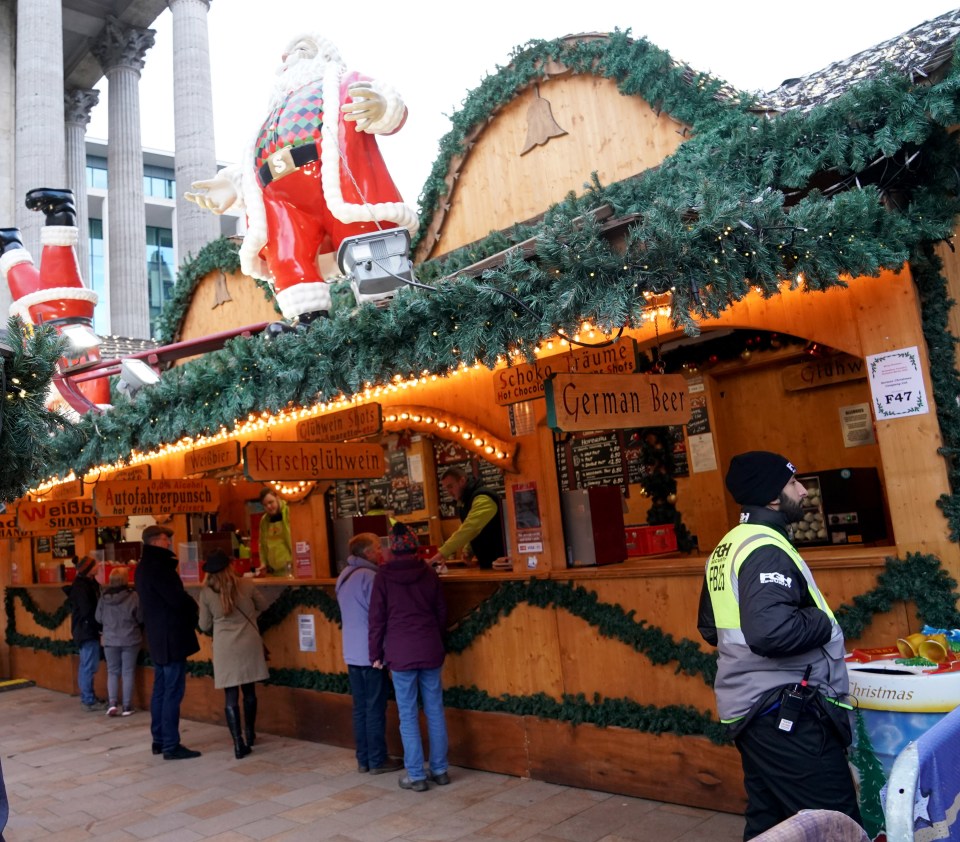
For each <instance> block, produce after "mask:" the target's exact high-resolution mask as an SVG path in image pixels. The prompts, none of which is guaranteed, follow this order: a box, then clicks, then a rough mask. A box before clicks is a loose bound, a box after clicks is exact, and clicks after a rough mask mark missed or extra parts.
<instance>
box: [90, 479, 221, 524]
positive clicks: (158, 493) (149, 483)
mask: <svg viewBox="0 0 960 842" xmlns="http://www.w3.org/2000/svg"><path fill="white" fill-rule="evenodd" d="M93 505H94V508H96V510H97V514H99V515H101V516H109V515H152V514H169V515H179V514H187V513H190V512H215V511H216V510H217V508H218V507H219V505H220V487H219V485H218V484H217V481H216V480H213V479H155V480H119V481H113V480H110V481H107V482H100V483H97V487H96V488H95V489H94V491H93Z"/></svg>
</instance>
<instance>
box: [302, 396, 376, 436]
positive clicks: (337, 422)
mask: <svg viewBox="0 0 960 842" xmlns="http://www.w3.org/2000/svg"><path fill="white" fill-rule="evenodd" d="M382 430H383V407H382V406H381V405H380V404H378V403H366V404H363V405H362V406H351V407H350V408H349V409H341V410H340V411H339V412H331V413H328V414H327V415H321V416H319V417H317V418H308V419H307V420H306V421H301V422H300V423H299V424H297V438H298V439H299V440H300V441H349V440H350V439H359V438H363V437H364V436H373V435H376V434H377V433H379V432H381V431H382Z"/></svg>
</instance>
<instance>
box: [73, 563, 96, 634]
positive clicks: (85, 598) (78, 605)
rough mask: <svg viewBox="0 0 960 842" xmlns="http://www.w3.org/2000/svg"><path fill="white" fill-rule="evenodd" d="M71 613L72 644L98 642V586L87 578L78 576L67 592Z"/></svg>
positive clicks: (94, 581) (93, 580)
mask: <svg viewBox="0 0 960 842" xmlns="http://www.w3.org/2000/svg"><path fill="white" fill-rule="evenodd" d="M67 596H68V597H69V598H70V604H71V605H72V606H73V613H72V615H71V617H70V630H71V631H72V632H73V642H74V643H86V642H87V641H88V640H100V624H99V623H98V622H97V619H96V613H97V601H98V600H99V599H100V585H99V584H98V583H97V580H96V579H91V578H90V577H89V576H78V577H77V578H76V579H75V580H74V582H73V584H72V585H71V586H70V590H69V591H68V592H67Z"/></svg>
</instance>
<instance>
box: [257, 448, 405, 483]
mask: <svg viewBox="0 0 960 842" xmlns="http://www.w3.org/2000/svg"><path fill="white" fill-rule="evenodd" d="M243 472H244V473H245V474H246V476H247V479H250V480H258V481H261V482H266V481H268V480H301V479H302V480H311V479H373V478H375V477H382V476H383V475H384V474H385V473H386V472H387V460H386V459H385V458H384V456H383V448H382V447H380V445H379V444H323V443H317V444H311V443H309V442H289V441H287V442H284V441H251V442H247V444H246V445H244V448H243Z"/></svg>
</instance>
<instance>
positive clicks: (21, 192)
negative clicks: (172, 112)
mask: <svg viewBox="0 0 960 842" xmlns="http://www.w3.org/2000/svg"><path fill="white" fill-rule="evenodd" d="M16 5H17V14H16V20H17V51H16V65H17V71H16V73H17V93H16V109H17V117H16V128H15V134H16V139H15V150H16V152H15V154H16V163H15V165H14V188H13V193H14V195H13V200H14V203H15V208H16V219H15V220H8V221H7V223H6V224H7V225H8V226H9V225H13V224H16V226H17V227H18V228H19V229H20V230H21V232H22V233H23V244H24V246H26V248H27V251H29V252H30V254H32V255H33V257H34V260H38V259H39V257H40V228H41V226H42V225H43V219H44V217H43V214H42V213H37V212H35V211H28V210H27V209H26V206H25V205H24V197H25V196H26V194H27V191H28V190H33V189H34V188H35V187H65V186H66V177H67V174H66V167H65V166H64V150H65V144H64V136H63V11H62V3H61V2H60V0H30V2H29V3H17V4H16Z"/></svg>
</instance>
